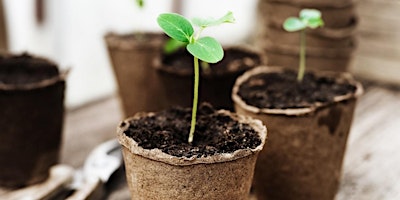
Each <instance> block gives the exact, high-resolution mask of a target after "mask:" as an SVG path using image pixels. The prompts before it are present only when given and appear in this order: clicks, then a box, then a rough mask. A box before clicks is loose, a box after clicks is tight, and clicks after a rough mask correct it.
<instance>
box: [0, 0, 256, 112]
mask: <svg viewBox="0 0 400 200" xmlns="http://www.w3.org/2000/svg"><path fill="white" fill-rule="evenodd" d="M34 2H35V1H34V0H4V3H5V8H6V14H7V24H8V33H9V47H10V50H11V51H12V52H23V51H28V52H31V53H33V54H36V55H41V56H46V57H48V58H50V59H52V60H54V61H56V62H57V63H59V65H60V67H61V68H62V69H66V68H71V69H72V70H71V73H70V76H69V77H68V83H67V84H68V88H67V100H66V103H67V106H69V107H75V106H79V105H82V104H84V103H87V102H90V101H92V100H96V99H99V98H102V97H106V96H109V95H112V94H113V93H115V89H116V84H115V80H114V76H113V72H112V71H111V70H112V68H111V66H110V62H109V58H108V55H107V52H106V48H105V44H104V41H103V36H104V35H105V34H106V33H107V32H109V31H115V32H119V33H128V32H132V31H135V30H160V29H159V28H158V26H157V23H156V17H157V16H158V14H159V13H163V12H170V11H171V7H172V6H171V5H172V0H146V6H145V8H144V9H143V10H140V9H139V8H137V7H136V5H135V3H134V0H57V1H54V0H45V5H46V13H45V21H44V23H43V24H41V25H38V24H37V23H36V21H35V9H34ZM256 2H257V0H218V1H215V0H183V1H182V14H183V15H185V16H187V17H189V18H191V17H199V16H204V17H219V16H221V15H223V14H225V13H226V12H227V11H233V12H234V15H235V17H236V18H237V22H236V23H235V24H229V25H223V26H221V27H215V28H210V30H206V31H205V34H207V35H213V36H215V37H217V38H218V39H220V40H221V42H222V43H223V44H237V43H240V42H243V41H244V40H245V39H246V38H247V37H248V36H249V35H250V34H251V32H252V30H253V25H254V24H255V23H253V22H254V21H255V19H256V16H255V7H256Z"/></svg>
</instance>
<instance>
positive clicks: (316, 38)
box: [259, 27, 356, 48]
mask: <svg viewBox="0 0 400 200" xmlns="http://www.w3.org/2000/svg"><path fill="white" fill-rule="evenodd" d="M314 33H315V32H312V31H311V32H309V31H308V30H307V34H306V43H307V47H317V48H348V47H349V46H354V44H355V43H356V42H355V38H354V36H352V35H351V34H350V35H346V36H344V37H332V36H331V35H323V34H314ZM268 38H269V39H270V40H272V41H273V43H274V44H277V45H278V44H279V45H285V46H297V47H298V46H299V45H300V32H287V31H285V30H283V28H275V27H268V28H267V29H266V30H265V31H264V32H263V33H261V34H260V38H259V40H265V39H268Z"/></svg>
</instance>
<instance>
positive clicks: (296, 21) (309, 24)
mask: <svg viewBox="0 0 400 200" xmlns="http://www.w3.org/2000/svg"><path fill="white" fill-rule="evenodd" d="M323 25H324V21H323V20H322V18H321V12H320V11H319V10H316V9H302V10H301V11H300V14H299V17H298V18H297V17H289V18H287V19H286V20H285V22H284V23H283V29H285V30H286V31H288V32H295V31H300V60H299V71H298V73H297V80H298V81H299V82H301V81H302V80H303V77H304V72H305V68H306V28H311V29H315V28H318V27H321V26H323Z"/></svg>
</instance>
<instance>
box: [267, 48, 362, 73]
mask: <svg viewBox="0 0 400 200" xmlns="http://www.w3.org/2000/svg"><path fill="white" fill-rule="evenodd" d="M263 44H264V46H263V49H264V52H266V54H265V56H266V60H267V63H268V65H270V66H282V67H286V68H290V69H295V70H297V69H298V66H299V51H300V49H299V47H298V46H289V45H275V44H272V43H271V42H269V41H267V42H265V43H263ZM350 44H351V45H349V46H347V47H344V48H320V47H307V48H306V52H307V53H306V66H307V67H306V70H307V71H332V72H345V71H348V68H349V66H350V63H351V60H352V54H353V52H354V49H355V44H354V43H350Z"/></svg>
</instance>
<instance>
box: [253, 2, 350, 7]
mask: <svg viewBox="0 0 400 200" xmlns="http://www.w3.org/2000/svg"><path fill="white" fill-rule="evenodd" d="M260 1H261V2H271V3H272V2H276V3H286V4H293V5H299V6H300V5H301V6H306V7H330V8H343V7H346V6H350V5H353V4H355V3H356V2H357V0H260Z"/></svg>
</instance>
